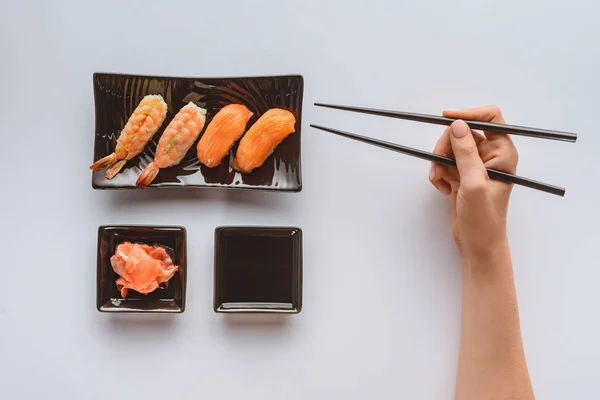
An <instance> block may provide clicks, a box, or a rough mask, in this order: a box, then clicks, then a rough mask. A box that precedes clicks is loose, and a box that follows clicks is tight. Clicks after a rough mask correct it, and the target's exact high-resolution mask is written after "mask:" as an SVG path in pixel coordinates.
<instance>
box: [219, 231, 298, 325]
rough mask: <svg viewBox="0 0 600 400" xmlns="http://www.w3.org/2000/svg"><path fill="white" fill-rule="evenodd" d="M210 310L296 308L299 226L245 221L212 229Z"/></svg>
mask: <svg viewBox="0 0 600 400" xmlns="http://www.w3.org/2000/svg"><path fill="white" fill-rule="evenodd" d="M214 310H215V312H219V313H286V314H297V313H299V312H300V311H301V310H302V230H301V229H300V228H288V227H249V226H239V227H233V226H227V227H218V228H217V229H215V297H214Z"/></svg>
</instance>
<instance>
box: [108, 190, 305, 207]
mask: <svg viewBox="0 0 600 400" xmlns="http://www.w3.org/2000/svg"><path fill="white" fill-rule="evenodd" d="M104 193H106V195H107V197H108V201H109V202H111V203H112V205H113V206H114V207H127V206H136V205H138V204H152V203H168V202H169V201H173V200H175V201H178V202H188V203H196V204H198V205H203V204H205V203H213V202H215V203H217V202H218V203H225V204H233V205H245V206H251V207H261V208H269V209H285V208H286V207H291V206H292V205H291V200H292V198H291V196H293V195H294V194H293V193H277V192H268V191H258V190H243V189H240V190H234V189H219V188H206V189H198V188H186V189H178V188H161V189H156V188H154V189H153V188H149V189H144V190H141V189H131V190H129V189H126V190H111V191H105V192H104Z"/></svg>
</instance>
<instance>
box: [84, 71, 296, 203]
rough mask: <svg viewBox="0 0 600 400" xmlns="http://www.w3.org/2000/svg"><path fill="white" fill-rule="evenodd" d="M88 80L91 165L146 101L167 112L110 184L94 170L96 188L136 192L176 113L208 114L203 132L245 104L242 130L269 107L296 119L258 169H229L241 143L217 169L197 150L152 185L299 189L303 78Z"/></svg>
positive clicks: (123, 77)
mask: <svg viewBox="0 0 600 400" xmlns="http://www.w3.org/2000/svg"><path fill="white" fill-rule="evenodd" d="M93 79H94V105H95V110H96V111H95V112H96V128H95V140H94V160H93V161H97V160H99V159H101V158H103V157H105V156H107V155H109V154H111V153H112V152H113V151H114V150H115V146H116V143H117V139H118V138H119V135H120V134H121V131H122V130H123V128H124V127H125V124H126V123H127V120H128V119H129V117H130V115H131V113H133V111H134V110H135V108H136V107H137V105H138V104H139V102H140V101H141V100H142V98H144V96H146V95H149V94H157V95H161V96H162V97H163V98H164V100H165V102H166V103H167V109H168V111H167V117H166V119H165V121H164V123H163V124H162V126H161V128H160V129H159V130H158V132H156V134H155V135H154V136H153V138H152V140H150V142H149V143H148V145H147V146H146V147H145V148H144V150H143V151H142V152H141V153H140V154H138V155H137V156H135V157H134V158H132V159H131V160H129V161H128V162H127V163H126V164H125V166H124V167H123V169H122V170H121V172H120V173H118V174H117V175H116V176H115V177H114V178H113V179H111V180H108V179H106V177H105V172H106V171H94V172H93V174H92V186H93V187H94V189H137V187H136V185H135V181H136V180H137V178H138V176H139V175H140V173H141V172H142V170H143V169H144V168H145V167H146V166H147V165H148V164H149V163H150V162H151V161H152V160H154V153H155V151H156V146H157V144H158V141H159V139H160V137H161V136H162V134H163V132H164V130H165V128H166V127H167V125H168V124H169V122H170V121H171V120H172V119H173V117H174V116H175V114H177V112H178V111H179V109H180V108H181V107H183V106H184V105H185V104H187V103H188V102H190V101H193V102H194V103H195V104H196V105H198V106H200V107H203V108H205V109H206V110H207V114H206V124H205V126H208V125H209V124H210V122H211V121H212V118H213V117H214V115H215V114H216V113H217V112H218V111H219V110H220V109H221V108H223V107H224V106H226V105H228V104H243V105H245V106H246V107H248V109H249V110H250V111H252V113H253V115H252V118H250V120H249V121H248V124H247V126H246V130H247V129H249V128H250V127H251V126H252V124H254V123H255V122H256V120H257V119H258V118H259V117H260V116H261V115H262V114H264V113H265V111H267V110H268V109H270V108H283V109H286V110H288V111H290V112H291V113H292V114H294V116H295V118H296V127H295V128H296V130H295V132H294V133H292V134H291V135H290V136H288V137H287V138H285V140H284V141H283V142H281V144H279V146H277V147H276V148H275V151H274V152H273V154H271V155H270V156H269V158H267V160H266V161H265V162H264V164H263V165H262V166H261V167H260V168H256V169H255V170H254V171H252V173H250V174H240V173H239V172H237V171H235V170H234V169H232V168H231V166H230V164H231V161H233V158H234V155H235V153H236V151H237V146H238V143H236V144H235V145H234V146H233V148H232V149H231V151H230V152H229V154H228V155H226V156H225V159H224V160H223V162H222V163H221V165H219V166H217V167H215V168H208V167H205V166H204V165H201V164H200V162H199V161H198V158H197V152H196V144H194V145H193V146H192V148H191V149H190V150H189V151H188V153H187V154H186V156H185V157H184V158H183V160H182V161H181V162H180V163H179V164H178V165H175V166H173V167H170V168H164V169H161V170H160V172H159V173H158V175H157V176H156V178H155V179H154V181H153V182H152V184H151V185H150V186H149V187H154V188H164V187H179V188H199V187H221V188H239V189H262V190H273V191H280V192H299V191H300V190H301V189H302V167H301V163H300V149H301V146H300V133H301V130H302V129H301V128H302V126H301V122H302V97H303V92H304V79H303V78H302V76H301V75H282V76H259V77H238V78H178V77H167V76H143V75H124V74H108V73H98V72H97V73H95V74H94V77H93ZM202 134H203V133H201V134H200V135H202ZM238 142H239V141H238Z"/></svg>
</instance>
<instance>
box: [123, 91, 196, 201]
mask: <svg viewBox="0 0 600 400" xmlns="http://www.w3.org/2000/svg"><path fill="white" fill-rule="evenodd" d="M205 122H206V110H205V109H204V108H200V107H198V106H197V105H195V104H194V103H192V102H191V101H190V102H189V103H188V104H187V105H185V106H183V107H182V108H181V110H179V112H178V113H177V115H175V117H174V118H173V120H172V121H171V122H170V123H169V125H168V126H167V128H166V129H165V132H164V133H163V134H162V136H161V137H160V140H159V141H158V146H157V148H156V154H155V155H154V161H152V162H151V163H150V164H148V166H147V167H146V169H144V170H143V171H142V173H141V174H140V176H139V178H138V179H137V182H136V183H135V184H136V185H137V186H139V187H140V188H141V189H143V188H145V187H146V186H148V185H149V184H150V183H151V182H152V181H153V180H154V178H156V175H158V171H159V170H160V169H161V168H167V167H172V166H173V165H177V164H179V163H180V162H181V160H183V157H185V155H186V153H187V152H188V150H189V149H190V148H191V147H192V145H193V144H194V142H195V141H196V139H198V135H200V132H201V131H202V128H204V123H205Z"/></svg>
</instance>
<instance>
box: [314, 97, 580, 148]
mask: <svg viewBox="0 0 600 400" xmlns="http://www.w3.org/2000/svg"><path fill="white" fill-rule="evenodd" d="M315 106H318V107H327V108H333V109H336V110H344V111H352V112H358V113H363V114H372V115H379V116H381V117H390V118H398V119H406V120H410V121H418V122H425V123H428V124H436V125H450V124H452V122H454V121H456V119H455V118H446V117H440V116H437V115H428V114H416V113H409V112H404V111H392V110H377V109H374V108H363V107H351V106H339V105H335V104H323V103H315ZM465 122H466V123H467V124H468V125H469V127H470V128H471V129H478V130H482V131H488V132H498V133H510V134H513V135H520V136H528V137H534V138H540V139H550V140H559V141H562V142H571V143H575V141H577V134H576V133H571V132H561V131H554V130H549V129H538V128H528V127H525V126H518V125H505V124H495V123H493V122H482V121H468V120H466V121H465Z"/></svg>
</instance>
